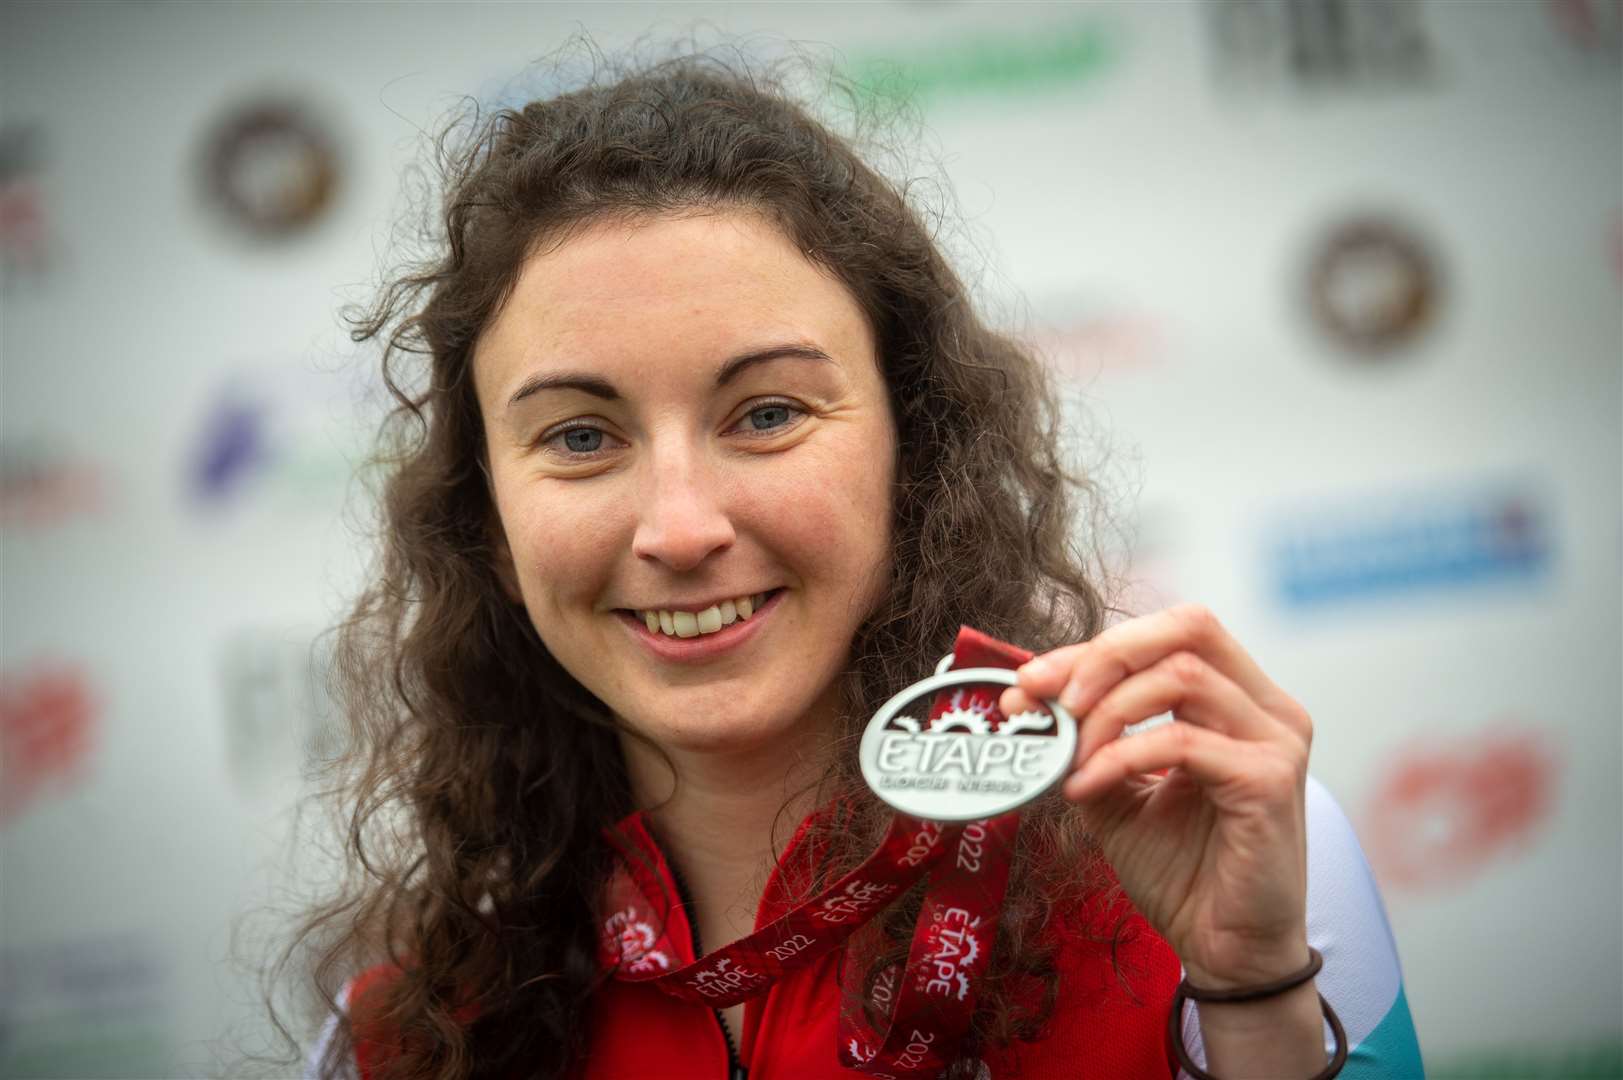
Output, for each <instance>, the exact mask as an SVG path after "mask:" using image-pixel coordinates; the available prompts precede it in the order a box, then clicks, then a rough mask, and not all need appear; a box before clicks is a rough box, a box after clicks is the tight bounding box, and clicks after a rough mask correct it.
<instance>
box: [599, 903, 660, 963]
mask: <svg viewBox="0 0 1623 1080" xmlns="http://www.w3.org/2000/svg"><path fill="white" fill-rule="evenodd" d="M638 914H639V912H638V911H637V910H636V909H635V908H629V907H628V908H622V909H621V910H619V911H616V912H615V913H614V914H613V915H610V916H609V917H608V918H607V919H605V920H604V922H603V937H604V939H605V941H606V943H607V945H608V950H609V953H610V955H618V956H619V957H620V962H621V963H622V964H623V965H624V966H625V969H626V970H627V971H630V972H632V973H634V974H638V975H641V974H645V973H648V972H654V971H669V970H670V969H671V958H670V956H669V954H667V953H666V952H664V951H663V950H661V949H656V948H654V944H655V943H656V942H657V941H658V940H659V935H658V933H657V932H656V931H655V930H654V925H653V923H651V922H649V921H648V920H646V919H641V918H638V917H637V916H638Z"/></svg>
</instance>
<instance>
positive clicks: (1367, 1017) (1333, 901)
mask: <svg viewBox="0 0 1623 1080" xmlns="http://www.w3.org/2000/svg"><path fill="white" fill-rule="evenodd" d="M1307 941H1308V944H1309V945H1311V946H1313V947H1314V948H1315V949H1317V950H1319V952H1321V953H1323V954H1324V969H1323V970H1322V971H1320V972H1319V975H1318V978H1317V980H1316V982H1317V984H1318V989H1319V993H1320V994H1321V995H1323V997H1324V999H1325V1000H1326V1001H1328V1002H1329V1003H1330V1006H1331V1008H1333V1009H1335V1011H1336V1015H1337V1016H1339V1017H1340V1018H1341V1023H1342V1026H1343V1027H1345V1028H1346V1030H1347V1047H1348V1050H1349V1051H1350V1053H1349V1055H1348V1059H1347V1065H1346V1067H1345V1068H1344V1069H1343V1070H1342V1072H1341V1076H1342V1078H1343V1080H1375V1078H1402V1080H1420V1078H1422V1077H1424V1075H1425V1071H1424V1066H1423V1065H1422V1064H1421V1059H1420V1046H1419V1042H1418V1040H1417V1039H1416V1037H1415V1032H1414V1022H1413V1020H1412V1019H1411V1018H1410V1015H1409V1003H1408V999H1407V998H1406V997H1405V996H1404V993H1403V971H1402V968H1401V967H1400V966H1399V964H1398V949H1397V943H1396V942H1395V941H1393V939H1392V927H1391V925H1390V924H1389V923H1388V922H1387V920H1386V908H1385V907H1384V906H1383V905H1382V903H1381V894H1380V891H1379V890H1378V889H1377V888H1376V886H1375V876H1374V874H1372V873H1371V872H1370V869H1369V863H1368V862H1367V861H1366V860H1365V859H1364V851H1363V849H1362V848H1361V847H1359V846H1358V837H1357V835H1356V834H1355V833H1354V832H1353V828H1352V824H1351V823H1350V822H1348V820H1347V816H1346V815H1345V814H1343V813H1342V812H1341V807H1340V806H1338V805H1337V804H1336V800H1335V799H1334V797H1332V796H1331V794H1330V793H1329V792H1328V791H1326V790H1325V788H1324V785H1323V784H1321V783H1319V782H1318V781H1317V780H1315V779H1314V778H1313V777H1311V776H1309V777H1308V778H1307ZM1324 1039H1325V1042H1324V1045H1325V1053H1326V1055H1328V1054H1329V1053H1330V1052H1331V1051H1332V1049H1333V1048H1334V1046H1335V1040H1334V1037H1333V1036H1332V1035H1331V1033H1330V1026H1329V1025H1328V1024H1326V1025H1325V1026H1324ZM1183 1040H1184V1045H1185V1046H1186V1047H1188V1048H1189V1056H1190V1058H1192V1059H1193V1060H1194V1062H1195V1063H1196V1064H1197V1065H1200V1066H1201V1067H1202V1068H1204V1067H1205V1065H1206V1051H1205V1048H1204V1047H1203V1046H1202V1045H1201V1041H1200V1011H1199V1006H1197V1005H1195V1004H1193V1003H1191V1004H1190V1005H1189V1006H1188V1008H1187V1009H1186V1010H1185V1012H1184V1019H1183ZM1178 1076H1179V1080H1188V1074H1187V1073H1184V1072H1183V1071H1182V1070H1179V1073H1178Z"/></svg>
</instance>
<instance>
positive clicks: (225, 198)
mask: <svg viewBox="0 0 1623 1080" xmlns="http://www.w3.org/2000/svg"><path fill="white" fill-rule="evenodd" d="M336 145H337V140H336V139H335V138H334V137H333V136H332V134H331V133H330V132H329V131H328V130H327V128H326V127H325V125H323V124H322V123H321V121H320V120H319V118H318V117H317V115H316V113H315V112H314V111H312V110H309V109H306V108H304V107H302V106H299V105H296V104H292V103H290V102H281V101H265V102H260V103H256V104H251V105H248V106H246V107H244V108H242V109H239V110H238V111H236V112H235V113H233V114H231V115H230V116H228V117H226V118H225V119H224V120H223V121H222V122H221V123H220V124H219V126H218V127H217V128H216V129H215V131H214V133H213V135H212V137H211V138H210V140H209V145H208V149H207V161H206V171H207V184H208V187H209V191H210V193H211V194H212V195H213V198H214V200H215V201H216V202H217V203H219V204H220V206H222V207H223V208H224V209H225V211H226V213H227V215H228V216H229V217H230V218H231V219H233V220H234V221H236V222H237V223H238V224H240V225H242V226H243V227H245V228H246V229H248V230H249V231H250V232H253V233H257V234H258V235H260V236H264V237H280V236H288V235H292V234H294V233H297V232H301V231H303V230H304V229H306V228H308V227H309V226H310V225H312V224H313V223H315V222H316V221H317V220H319V219H320V218H321V217H322V215H323V214H324V213H325V212H326V210H327V209H328V207H329V206H330V205H331V204H332V202H333V197H334V195H335V193H336V191H337V189H338V178H339V162H338V151H337V148H336Z"/></svg>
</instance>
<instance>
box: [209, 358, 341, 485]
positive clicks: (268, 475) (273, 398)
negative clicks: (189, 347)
mask: <svg viewBox="0 0 1623 1080" xmlns="http://www.w3.org/2000/svg"><path fill="white" fill-rule="evenodd" d="M358 406H359V402H358V400H356V399H354V397H353V396H352V394H351V389H350V388H349V387H348V386H346V385H345V384H343V383H342V381H341V380H340V379H338V378H337V377H335V376H332V375H328V374H323V373H320V372H316V371H313V370H309V369H306V368H304V367H303V366H300V365H290V366H289V367H288V368H287V369H286V370H280V369H277V368H275V367H273V366H267V367H255V368H244V369H242V370H239V371H237V372H235V373H233V374H232V375H231V376H230V377H229V379H228V380H227V382H226V383H225V384H224V385H223V386H221V387H220V388H219V389H218V391H217V392H216V393H215V395H214V399H213V400H212V401H211V402H209V403H208V405H207V407H206V408H205V409H204V410H203V413H202V416H201V422H200V424H199V430H198V433H197V436H196V438H195V440H194V442H193V445H192V448H191V451H190V453H189V455H188V461H187V463H186V471H187V477H186V487H187V490H188V493H189V494H190V496H191V499H192V501H193V503H194V504H195V505H197V506H198V507H200V508H202V509H203V510H205V511H208V512H210V513H214V514H220V513H223V512H225V511H227V510H231V509H234V508H236V507H239V506H242V505H243V504H248V503H252V504H258V505H260V506H261V507H262V508H263V509H265V510H266V511H268V512H275V513H280V512H281V511H284V510H290V509H291V510H299V511H307V512H309V511H322V512H326V511H335V510H337V509H338V508H339V507H340V506H341V505H342V501H343V499H344V497H345V494H346V492H347V488H348V484H349V481H350V477H351V476H352V475H353V473H354V463H355V462H357V461H359V460H360V459H361V458H362V457H363V456H364V449H363V439H364V435H363V432H362V422H361V421H360V420H359V419H358V414H359V413H361V412H362V411H364V410H363V409H362V408H360V407H358Z"/></svg>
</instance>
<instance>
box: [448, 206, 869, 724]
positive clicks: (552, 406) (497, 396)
mask: <svg viewBox="0 0 1623 1080" xmlns="http://www.w3.org/2000/svg"><path fill="white" fill-rule="evenodd" d="M474 381H475V386H476V389H477V392H478V396H479V405H480V409H481V411H482V413H483V415H484V422H485V432H486V436H485V437H486V444H487V449H488V452H489V460H490V478H491V485H492V490H493V493H494V498H495V506H496V511H497V514H498V517H499V526H500V530H501V537H500V539H504V540H505V553H504V556H503V563H502V565H501V566H499V567H498V569H499V570H501V572H502V573H503V575H504V578H505V580H507V581H508V582H509V589H510V591H511V592H513V593H514V595H515V597H516V598H520V599H522V602H523V604H524V607H525V610H526V611H527V612H528V613H529V616H530V621H531V622H532V623H533V624H534V625H535V628H536V631H537V632H538V633H539V634H540V636H541V640H542V641H543V642H544V643H545V644H546V646H547V648H548V649H549V650H550V651H551V652H552V654H553V655H554V656H555V657H556V658H557V659H558V660H559V662H561V663H562V664H563V665H564V666H565V667H566V668H567V669H568V670H569V671H570V672H571V673H572V674H573V675H574V676H575V677H576V678H577V679H579V680H580V682H581V683H582V684H583V685H584V686H585V687H586V688H587V689H588V690H591V691H592V692H593V693H594V694H596V695H597V696H598V697H599V698H600V699H601V700H602V701H604V702H605V703H606V704H607V705H608V706H609V707H610V708H612V709H613V710H614V712H615V713H616V714H617V715H618V716H620V717H621V718H623V719H624V720H625V721H627V722H628V723H629V724H630V725H632V726H633V727H635V728H636V729H638V730H640V731H642V732H644V733H645V734H647V735H649V736H651V737H652V738H653V739H654V740H655V741H656V742H657V743H659V744H660V745H662V746H664V747H666V748H667V749H670V750H689V751H732V750H745V749H758V748H761V747H764V746H767V745H769V744H770V743H772V742H774V741H776V742H778V743H779V744H781V745H787V744H786V738H785V737H786V736H790V735H801V736H804V735H807V734H812V733H814V732H815V731H816V730H817V729H816V727H815V725H818V724H821V723H823V722H826V721H827V720H828V719H829V718H830V710H831V709H832V708H833V707H834V706H835V705H836V704H837V696H836V695H837V689H836V688H837V681H836V680H837V677H838V675H839V673H840V672H841V671H842V670H843V666H844V664H845V661H846V658H847V654H848V649H849V646H850V642H851V638H852V635H853V634H854V632H855V631H856V629H857V627H858V625H859V624H860V623H861V622H862V620H863V619H864V618H865V617H866V615H867V614H868V613H869V610H870V608H871V607H872V605H873V603H874V602H875V600H876V598H877V596H878V595H879V590H880V589H881V588H882V587H883V585H884V583H885V579H886V575H887V573H888V564H889V545H890V497H891V482H892V476H893V470H894V465H893V462H894V457H895V441H896V436H895V431H894V427H893V424H892V421H891V416H890V409H889V405H888V400H887V395H886V391H885V386H884V383H883V381H882V379H881V376H880V373H879V366H878V362H877V358H876V356H875V345H874V339H873V332H872V329H871V328H870V327H869V325H868V321H867V319H866V318H865V316H864V315H863V312H862V310H861V308H860V307H859V306H858V305H857V303H856V300H855V299H854V298H853V297H852V295H851V294H850V293H849V291H848V290H847V289H846V288H845V286H844V285H843V284H842V283H841V282H840V281H839V280H838V279H837V278H835V277H834V276H832V275H831V274H829V273H827V272H826V271H824V270H822V269H821V268H819V267H818V266H816V265H815V264H813V263H812V262H810V261H808V260H807V259H806V258H805V257H804V256H803V255H802V254H801V253H800V252H799V251H798V250H797V249H796V247H795V246H794V245H793V244H792V243H790V242H789V240H788V239H787V238H786V237H785V236H784V234H783V233H782V232H780V231H779V230H778V229H777V228H776V227H775V226H773V225H771V224H769V223H767V222H766V221H765V220H764V219H762V218H759V217H757V216H754V215H751V214H746V213H738V212H717V213H710V214H690V215H683V216H668V217H655V218H648V219H641V220H635V221H630V222H627V221H613V220H607V221H602V222H598V223H596V224H594V225H592V226H590V227H588V228H586V229H584V230H583V231H580V232H578V233H576V234H574V235H572V236H571V237H570V239H568V240H567V241H565V242H564V243H563V244H562V245H561V246H560V247H557V248H556V249H555V250H549V251H546V252H544V253H543V254H539V255H536V256H534V257H532V258H531V259H530V260H529V261H528V262H527V263H526V265H525V267H524V269H523V271H522V273H521V275H520V277H519V279H518V283H517V286H516V288H515V289H514V291H513V294H512V297H511V299H510V300H509V301H508V303H507V304H506V306H505V307H503V308H502V310H501V311H500V312H499V313H498V315H497V316H496V318H495V319H494V320H493V321H492V322H491V324H490V325H489V326H488V327H487V328H486V330H485V333H484V334H483V336H482V337H481V339H480V341H479V344H478V347H477V350H476V353H475V358H474ZM498 547H499V548H500V547H502V545H498ZM751 607H753V611H751V610H750V609H751ZM746 612H749V614H748V616H747V617H745V613H746ZM650 627H652V628H650ZM718 627H719V628H718Z"/></svg>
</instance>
